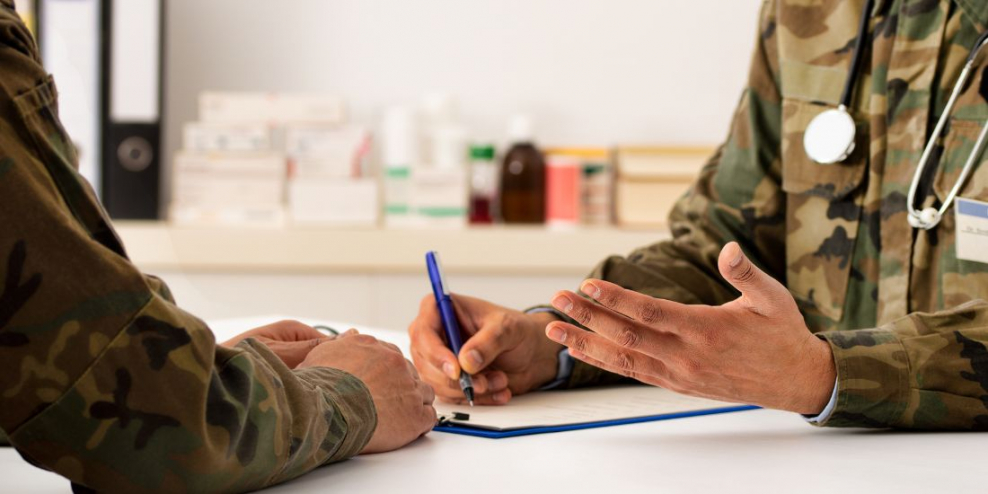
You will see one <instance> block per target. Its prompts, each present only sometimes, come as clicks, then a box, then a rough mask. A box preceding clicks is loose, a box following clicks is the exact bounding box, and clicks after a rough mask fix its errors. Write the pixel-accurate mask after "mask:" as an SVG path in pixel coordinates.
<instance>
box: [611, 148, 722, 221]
mask: <svg viewBox="0 0 988 494" xmlns="http://www.w3.org/2000/svg"><path fill="white" fill-rule="evenodd" d="M712 154H713V149H710V148H663V147H619V148H617V150H616V152H615V162H616V163H617V183H616V186H615V195H616V201H615V218H616V220H617V223H618V225H620V226H623V227H632V228H657V227H662V226H665V225H666V221H667V217H668V215H669V211H670V210H671V209H672V206H673V205H674V204H675V203H676V201H677V200H679V198H680V197H682V196H683V194H685V193H686V191H687V190H689V188H690V186H691V185H692V184H693V182H694V181H695V180H696V178H697V176H698V175H699V173H700V169H701V168H703V165H704V164H705V163H706V162H707V160H709V159H710V156H711V155H712Z"/></svg>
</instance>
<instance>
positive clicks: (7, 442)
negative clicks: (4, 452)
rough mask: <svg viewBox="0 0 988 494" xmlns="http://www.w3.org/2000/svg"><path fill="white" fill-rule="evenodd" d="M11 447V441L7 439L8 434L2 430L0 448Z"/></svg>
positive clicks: (0, 430) (0, 432) (0, 431)
mask: <svg viewBox="0 0 988 494" xmlns="http://www.w3.org/2000/svg"><path fill="white" fill-rule="evenodd" d="M3 446H10V439H7V433H6V432H4V431H3V429H0V447H3Z"/></svg>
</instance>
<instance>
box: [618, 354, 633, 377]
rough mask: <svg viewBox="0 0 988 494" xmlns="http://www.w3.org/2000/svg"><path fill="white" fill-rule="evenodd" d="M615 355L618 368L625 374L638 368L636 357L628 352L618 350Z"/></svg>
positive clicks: (629, 373)
mask: <svg viewBox="0 0 988 494" xmlns="http://www.w3.org/2000/svg"><path fill="white" fill-rule="evenodd" d="M615 357H616V364H617V366H618V368H619V369H621V371H622V372H624V373H625V374H628V375H631V374H633V373H634V372H635V371H636V370H637V364H636V362H635V359H634V357H632V356H631V354H629V353H628V352H618V354H617V355H616V356H615Z"/></svg>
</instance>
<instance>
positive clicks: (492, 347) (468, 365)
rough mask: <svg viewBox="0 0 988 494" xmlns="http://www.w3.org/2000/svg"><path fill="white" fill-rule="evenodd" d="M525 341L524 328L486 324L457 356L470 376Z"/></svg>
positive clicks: (500, 322)
mask: <svg viewBox="0 0 988 494" xmlns="http://www.w3.org/2000/svg"><path fill="white" fill-rule="evenodd" d="M523 339H524V334H523V331H522V328H519V327H517V326H508V325H506V324H503V323H502V321H498V322H497V323H494V324H492V323H491V322H485V323H484V324H482V325H481V326H480V329H479V330H478V331H477V334H475V335H473V336H472V337H471V338H470V339H469V340H467V342H466V343H464V344H463V347H462V348H461V349H460V354H459V355H458V356H457V357H458V360H459V361H460V366H461V367H462V368H463V370H465V371H467V373H468V374H477V373H479V372H480V371H482V370H483V369H484V368H486V367H487V366H488V365H490V364H491V362H493V361H494V360H495V359H496V358H498V357H499V356H500V355H501V354H502V353H504V352H507V351H509V350H512V349H514V348H516V347H518V346H519V345H521V344H522V343H523V341H522V340H523Z"/></svg>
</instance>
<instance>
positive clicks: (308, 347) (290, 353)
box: [255, 337, 325, 369]
mask: <svg viewBox="0 0 988 494" xmlns="http://www.w3.org/2000/svg"><path fill="white" fill-rule="evenodd" d="M255 339H256V340H257V341H259V342H261V343H263V344H264V345H265V346H267V347H268V348H269V349H270V350H271V351H272V352H274V354H275V355H277V356H278V358H280V359H281V361H282V362H284V363H285V365H287V366H288V367H289V368H291V369H294V368H296V367H298V364H300V363H302V361H303V360H305V358H306V357H308V356H309V352H311V351H312V349H313V348H315V347H316V346H318V345H319V344H320V343H322V342H323V341H325V340H324V339H314V340H305V341H278V340H272V339H269V338H265V337H257V338H255Z"/></svg>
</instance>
